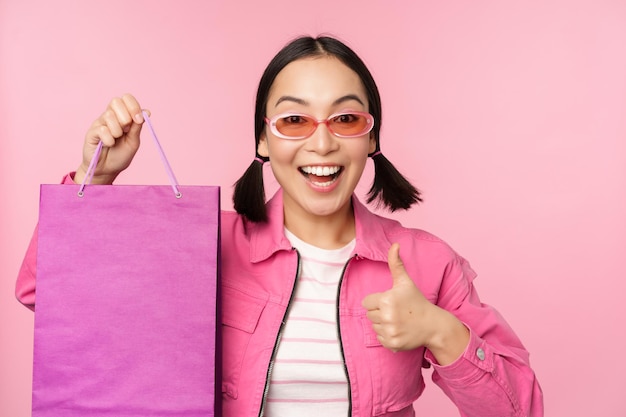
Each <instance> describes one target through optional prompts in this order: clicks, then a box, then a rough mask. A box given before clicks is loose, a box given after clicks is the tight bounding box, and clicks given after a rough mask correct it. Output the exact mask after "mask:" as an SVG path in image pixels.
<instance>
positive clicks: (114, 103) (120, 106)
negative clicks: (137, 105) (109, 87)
mask: <svg viewBox="0 0 626 417" xmlns="http://www.w3.org/2000/svg"><path fill="white" fill-rule="evenodd" d="M109 109H111V110H113V116H114V117H115V119H116V121H117V123H119V125H120V126H121V128H122V130H123V131H124V132H128V130H129V129H130V126H131V125H132V123H133V116H132V114H133V113H131V111H130V109H129V108H128V107H127V106H126V102H125V101H124V99H122V98H117V97H116V98H114V99H113V100H111V103H109ZM109 116H111V115H109ZM108 120H110V119H107V121H108ZM111 132H112V133H114V134H115V132H114V131H113V130H112V131H111Z"/></svg>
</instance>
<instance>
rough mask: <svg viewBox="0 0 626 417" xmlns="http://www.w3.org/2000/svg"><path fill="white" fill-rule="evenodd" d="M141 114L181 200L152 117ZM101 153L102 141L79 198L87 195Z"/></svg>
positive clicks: (177, 196)
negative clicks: (151, 119) (86, 189)
mask: <svg viewBox="0 0 626 417" xmlns="http://www.w3.org/2000/svg"><path fill="white" fill-rule="evenodd" d="M141 113H142V114H143V118H144V120H145V121H146V124H147V125H148V130H150V133H151V134H152V138H153V139H154V143H155V144H156V147H157V150H158V151H159V155H160V156H161V161H162V162H163V165H164V166H165V171H166V172H167V176H168V178H169V180H170V184H171V185H172V190H174V195H175V196H176V198H181V197H182V196H183V194H182V193H181V192H180V191H179V190H178V181H177V180H176V177H175V176H174V171H172V167H171V166H170V163H169V162H168V161H167V157H166V156H165V152H163V148H162V147H161V143H160V142H159V139H158V138H157V135H156V132H155V131H154V127H153V126H152V122H151V121H150V117H148V113H146V112H145V111H142V112H141ZM101 151H102V141H100V142H99V143H98V146H97V147H96V151H95V152H94V154H93V157H92V158H91V162H90V163H89V168H87V175H85V178H84V179H83V182H82V184H80V188H79V189H78V196H79V197H82V196H84V195H85V185H87V184H91V179H92V178H93V173H94V171H95V170H96V164H97V163H98V158H100V152H101Z"/></svg>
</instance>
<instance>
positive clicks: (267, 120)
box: [265, 111, 374, 140]
mask: <svg viewBox="0 0 626 417" xmlns="http://www.w3.org/2000/svg"><path fill="white" fill-rule="evenodd" d="M344 114H354V115H359V116H363V117H365V120H366V121H367V128H366V129H365V130H364V131H363V132H362V133H361V132H359V134H358V135H342V134H338V133H337V132H335V131H334V130H333V129H332V128H331V127H330V124H329V123H330V121H331V120H332V119H334V118H335V117H337V116H341V115H344ZM288 116H302V117H306V118H308V119H310V120H313V121H314V123H315V126H314V127H313V129H312V130H311V133H309V134H308V135H306V136H287V135H285V134H283V133H280V131H279V130H278V128H277V127H276V123H277V122H278V120H279V119H281V118H283V117H288ZM265 123H266V124H267V125H268V126H269V128H270V131H271V132H272V133H273V134H274V135H275V136H278V137H279V138H281V139H288V140H298V139H306V138H308V137H309V136H311V135H312V134H313V133H315V131H316V130H317V128H318V126H319V125H320V124H325V125H326V128H327V129H328V131H329V132H330V133H332V134H333V135H335V136H337V137H339V138H358V137H361V136H363V135H367V134H368V133H370V132H371V131H372V129H373V128H374V116H372V115H371V114H369V113H367V112H363V111H342V112H339V113H334V114H331V115H330V116H328V117H327V118H326V119H322V120H317V119H316V118H315V117H313V116H311V115H310V114H306V113H291V112H287V113H280V114H277V115H275V116H273V117H272V118H267V117H266V118H265Z"/></svg>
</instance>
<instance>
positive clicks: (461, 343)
mask: <svg viewBox="0 0 626 417" xmlns="http://www.w3.org/2000/svg"><path fill="white" fill-rule="evenodd" d="M388 264H389V271H390V272H391V277H392V287H391V289H389V290H387V291H385V292H382V293H374V294H370V295H368V296H367V297H365V298H364V299H363V302H362V305H363V307H364V308H365V309H366V310H367V318H368V319H369V320H370V321H371V322H372V327H373V328H374V331H375V332H376V334H377V335H378V340H379V341H380V343H381V344H382V345H383V346H384V347H386V348H387V349H390V350H392V351H394V352H397V351H402V350H411V349H415V348H418V347H420V346H424V347H426V348H428V349H429V350H431V352H432V353H433V354H434V355H435V358H436V359H437V361H438V362H439V364H441V365H444V364H447V363H451V362H453V361H454V360H455V359H456V358H458V356H459V355H460V354H461V353H463V351H464V350H465V347H466V346H467V343H468V342H469V331H468V330H467V328H466V327H465V326H464V325H463V323H461V322H460V321H459V320H458V319H457V318H456V317H455V316H454V315H452V314H451V313H449V312H448V311H446V310H444V309H442V308H440V307H438V306H436V305H434V304H433V303H431V302H430V301H428V299H426V297H424V294H422V292H421V291H420V290H419V288H417V286H416V285H415V283H414V282H413V280H412V279H411V277H410V276H409V275H408V274H407V272H406V270H405V269H404V264H403V263H402V259H401V258H400V245H399V244H397V243H394V244H393V245H391V248H390V249H389V256H388Z"/></svg>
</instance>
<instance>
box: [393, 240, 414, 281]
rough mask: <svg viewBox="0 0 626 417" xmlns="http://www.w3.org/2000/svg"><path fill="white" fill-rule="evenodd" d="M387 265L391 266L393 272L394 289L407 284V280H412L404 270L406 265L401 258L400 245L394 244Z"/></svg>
mask: <svg viewBox="0 0 626 417" xmlns="http://www.w3.org/2000/svg"><path fill="white" fill-rule="evenodd" d="M387 264H388V265H389V271H390V272H391V278H392V279H393V286H394V287H395V286H396V285H398V284H401V283H403V282H405V281H406V280H407V279H408V280H411V278H409V275H408V274H407V272H406V269H404V263H402V259H401V258H400V244H398V243H394V244H393V245H391V247H390V248H389V253H388V255H387Z"/></svg>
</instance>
